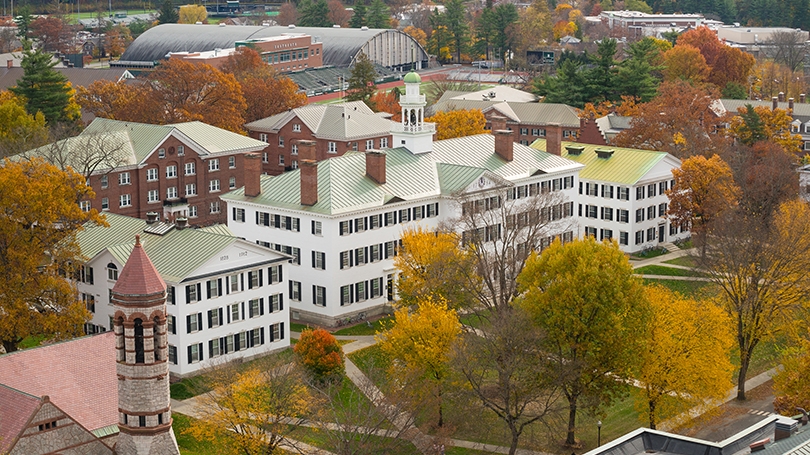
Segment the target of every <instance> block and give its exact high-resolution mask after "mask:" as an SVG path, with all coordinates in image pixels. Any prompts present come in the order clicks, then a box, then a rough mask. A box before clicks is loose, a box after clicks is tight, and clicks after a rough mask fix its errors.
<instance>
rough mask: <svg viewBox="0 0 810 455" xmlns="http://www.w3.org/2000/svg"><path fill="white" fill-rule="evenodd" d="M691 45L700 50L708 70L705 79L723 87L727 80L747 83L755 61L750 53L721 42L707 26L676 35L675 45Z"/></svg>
mask: <svg viewBox="0 0 810 455" xmlns="http://www.w3.org/2000/svg"><path fill="white" fill-rule="evenodd" d="M680 46H692V47H695V48H697V49H698V50H699V51H700V54H701V55H703V58H705V59H706V64H707V65H708V66H709V68H710V71H709V73H708V75H707V81H708V82H711V83H713V84H715V85H717V86H718V87H719V88H723V87H725V86H726V84H728V83H729V82H736V83H738V84H743V85H745V84H747V81H748V75H749V74H750V73H751V68H753V66H754V63H755V62H756V61H755V59H754V57H753V56H752V55H751V54H748V53H746V52H743V51H741V50H739V49H736V48H733V47H730V46H726V45H725V44H723V43H722V42H721V41H720V39H719V38H717V34H716V33H715V32H714V31H713V30H711V29H710V28H708V27H705V26H703V27H698V28H696V29H693V30H689V31H687V32H685V33H683V34H682V35H680V36H679V37H678V41H677V45H676V46H675V47H676V48H677V47H680Z"/></svg>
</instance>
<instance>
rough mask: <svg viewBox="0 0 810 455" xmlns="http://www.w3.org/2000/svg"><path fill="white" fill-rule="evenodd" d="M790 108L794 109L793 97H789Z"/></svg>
mask: <svg viewBox="0 0 810 455" xmlns="http://www.w3.org/2000/svg"><path fill="white" fill-rule="evenodd" d="M788 109H790V110H791V111H792V110H793V98H788Z"/></svg>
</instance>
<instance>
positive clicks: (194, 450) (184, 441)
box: [172, 412, 218, 455]
mask: <svg viewBox="0 0 810 455" xmlns="http://www.w3.org/2000/svg"><path fill="white" fill-rule="evenodd" d="M172 420H173V422H172V429H173V430H174V436H175V437H176V438H177V446H178V447H180V454H181V455H217V453H218V451H217V448H216V447H212V446H211V444H210V443H208V442H204V441H199V440H197V439H195V438H194V437H192V436H191V435H188V434H185V433H183V431H185V430H186V429H188V428H189V427H190V426H191V425H192V423H193V422H194V419H193V418H191V417H189V416H187V415H185V414H179V413H177V412H173V413H172Z"/></svg>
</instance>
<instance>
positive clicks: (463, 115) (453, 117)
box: [425, 109, 487, 140]
mask: <svg viewBox="0 0 810 455" xmlns="http://www.w3.org/2000/svg"><path fill="white" fill-rule="evenodd" d="M425 121H427V122H433V123H435V124H436V139H438V140H443V139H452V138H455V137H463V136H472V135H475V134H484V133H486V132H487V130H486V129H484V127H485V126H486V124H487V119H486V118H485V117H484V113H483V112H481V109H458V110H454V111H442V112H437V113H435V114H434V115H433V117H428V118H427V119H425Z"/></svg>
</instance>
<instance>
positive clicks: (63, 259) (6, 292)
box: [0, 159, 106, 352]
mask: <svg viewBox="0 0 810 455" xmlns="http://www.w3.org/2000/svg"><path fill="white" fill-rule="evenodd" d="M0 164H2V165H0V207H3V216H2V217H0V282H2V283H3V289H2V291H0V314H2V315H3V317H2V318H0V342H2V343H3V347H4V348H5V350H6V352H12V351H16V350H17V346H18V344H19V343H20V342H21V341H22V340H23V339H25V338H26V337H28V336H32V335H33V336H37V335H45V336H46V337H48V338H56V339H66V338H71V337H74V336H77V335H79V334H81V333H82V324H83V323H85V322H86V321H87V320H88V319H89V318H90V313H88V311H87V310H86V309H85V307H84V305H83V304H82V302H81V301H79V300H78V299H77V294H76V290H75V288H74V287H73V285H72V284H71V283H70V282H69V281H68V280H67V279H66V278H64V273H65V272H66V271H67V272H68V273H71V272H72V271H73V266H72V265H71V264H76V263H77V262H78V260H79V259H80V258H79V256H80V253H81V252H80V251H79V248H78V246H77V244H76V233H77V232H78V231H80V230H81V229H82V228H83V225H84V223H85V222H88V221H92V222H95V223H99V224H105V223H106V222H105V221H104V218H103V217H102V216H100V215H99V214H98V212H97V211H95V210H91V211H90V212H83V211H82V210H81V209H80V208H79V204H78V201H81V200H84V199H91V198H93V197H94V193H93V190H92V189H91V188H90V187H89V186H87V183H86V180H85V178H84V176H82V175H79V174H78V173H76V172H74V171H72V170H67V171H61V170H59V169H57V168H56V166H53V165H52V164H48V163H46V162H45V161H44V160H41V159H32V160H30V161H29V160H21V161H10V160H8V159H6V160H4V161H3V162H2V163H0Z"/></svg>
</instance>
